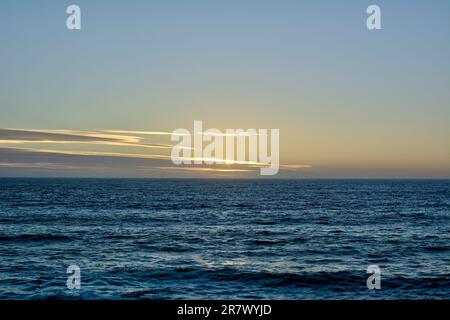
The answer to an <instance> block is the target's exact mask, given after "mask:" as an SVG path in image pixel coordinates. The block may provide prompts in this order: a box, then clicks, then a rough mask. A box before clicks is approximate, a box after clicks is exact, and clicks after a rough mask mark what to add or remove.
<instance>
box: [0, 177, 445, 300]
mask: <svg viewBox="0 0 450 320" xmlns="http://www.w3.org/2000/svg"><path fill="white" fill-rule="evenodd" d="M449 218H450V181H388V180H385V181H381V180H379V181H350V180H348V181H342V180H341V181H338V180H336V181H330V180H328V181H326V180H322V181H321V180H309V181H299V180H295V181H294V180H290V181H274V180H272V181H257V180H243V181H231V180H228V181H227V180H178V181H177V180H171V181H170V180H96V179H95V180H89V179H87V180H83V179H0V244H1V246H0V298H1V299H43V298H45V299H46V298H56V299H66V298H69V299H71V298H75V299H78V298H82V299H99V298H101V299H104V298H106V299H235V298H236V299H443V298H446V299H449V298H450V223H449V222H450V220H449ZM73 264H76V265H78V266H79V267H80V268H81V289H80V290H69V289H68V288H67V287H66V279H67V276H68V275H67V273H66V269H67V267H68V266H69V265H73ZM371 264H376V265H379V266H380V268H381V272H382V274H381V290H369V289H367V287H366V279H367V277H368V276H369V275H368V274H366V268H367V266H368V265H371Z"/></svg>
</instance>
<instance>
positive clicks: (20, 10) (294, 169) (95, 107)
mask: <svg viewBox="0 0 450 320" xmlns="http://www.w3.org/2000/svg"><path fill="white" fill-rule="evenodd" d="M71 4H76V5H78V6H80V8H81V26H82V28H81V30H68V29H67V28H66V19H67V17H68V15H67V14H66V8H67V7H68V6H69V5H71ZM371 4H377V5H378V6H380V8H381V21H382V29H381V30H368V29H367V27H366V19H367V17H368V15H367V13H366V8H367V7H368V6H369V5H371ZM449 32H450V2H449V1H447V0H442V1H441V0H431V1H415V0H410V1H406V0H390V1H379V0H371V1H365V0H350V1H325V0H315V1H313V0H311V1H300V0H296V1H288V0H281V1H280V0H259V1H257V0H227V1H224V0H189V1H185V0H183V1H182V0H161V1H156V0H149V1H138V0H134V1H125V0H123V1H122V0H117V1H106V0H89V1H82V0H77V1H75V0H73V1H60V0H58V1H56V0H54V1H50V0H43V1H39V2H38V1H32V0H28V1H25V0H17V1H12V0H10V1H1V2H0V41H1V46H0V177H16V176H17V177H28V176H30V177H144V178H151V177H155V178H166V177H167V178H173V177H204V178H216V177H232V178H240V177H253V178H257V177H259V169H258V168H255V167H254V166H250V165H242V164H239V165H238V164H231V165H228V166H220V165H215V166H214V165H213V166H204V165H203V166H181V167H177V166H175V165H174V164H173V163H172V161H171V160H170V154H171V149H172V146H173V144H174V142H172V141H171V140H170V133H171V132H172V131H174V130H176V129H178V128H186V129H188V130H193V123H194V121H195V120H201V121H203V126H204V127H205V128H217V129H219V130H222V131H223V132H225V130H226V129H235V128H242V129H244V130H246V129H249V128H255V129H260V128H265V129H279V131H280V150H279V153H280V164H281V166H280V171H279V174H278V175H276V176H273V177H275V178H445V179H447V178H450V144H449V138H450V125H449V124H450V123H449V122H450V93H449V88H450V59H449V58H450V42H449V39H450V37H449Z"/></svg>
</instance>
